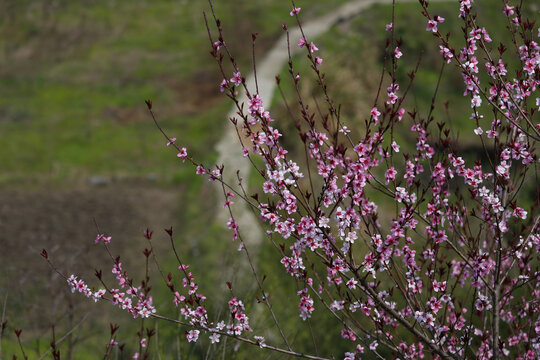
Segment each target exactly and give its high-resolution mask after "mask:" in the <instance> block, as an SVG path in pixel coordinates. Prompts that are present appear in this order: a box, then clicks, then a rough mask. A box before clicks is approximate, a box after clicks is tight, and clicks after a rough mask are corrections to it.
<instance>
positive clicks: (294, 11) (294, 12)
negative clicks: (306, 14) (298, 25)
mask: <svg viewBox="0 0 540 360" xmlns="http://www.w3.org/2000/svg"><path fill="white" fill-rule="evenodd" d="M300 10H301V8H297V7H293V8H292V10H291V12H290V13H289V15H291V16H294V15H298V13H300Z"/></svg>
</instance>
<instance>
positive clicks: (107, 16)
mask: <svg viewBox="0 0 540 360" xmlns="http://www.w3.org/2000/svg"><path fill="white" fill-rule="evenodd" d="M344 2H346V1H345V0H339V1H336V0H317V1H315V0H311V1H307V0H303V1H302V0H298V1H297V2H296V4H297V6H298V7H301V8H302V13H301V15H302V19H303V20H305V21H310V20H313V19H316V18H317V17H318V16H320V15H322V14H325V13H328V12H329V11H331V10H332V9H334V8H335V7H336V6H337V5H339V4H341V3H344ZM488 4H489V1H488V0H484V1H479V2H478V11H479V13H480V15H482V16H483V17H482V18H481V19H489V23H488V24H487V25H489V26H491V27H492V28H494V27H495V26H505V23H504V21H505V19H504V18H503V17H502V16H500V15H501V14H500V13H501V11H500V6H499V5H500V4H498V3H497V7H494V6H487V5H488ZM214 5H215V10H216V13H217V16H218V17H219V18H220V19H221V20H222V23H223V27H224V31H225V39H226V42H227V44H228V46H229V47H230V49H231V51H232V52H233V54H234V56H235V57H236V59H237V61H238V62H239V64H240V67H241V69H246V70H245V71H244V73H245V74H247V73H248V69H251V65H250V64H251V51H250V49H251V34H252V33H258V34H259V37H258V40H257V48H256V53H257V57H259V58H262V57H264V54H265V51H267V50H268V49H270V48H271V47H272V46H273V44H274V42H275V41H276V39H277V38H278V37H279V36H280V35H281V33H282V29H281V23H287V24H289V26H291V27H292V26H294V24H295V23H294V19H293V18H291V17H290V16H289V11H290V9H291V5H290V4H289V3H288V2H287V1H283V0H265V1H252V0H235V1H231V0H215V1H214ZM432 7H433V8H435V9H437V10H438V11H435V13H437V14H438V15H441V16H443V17H445V18H446V19H447V21H446V22H445V23H444V24H443V25H441V26H440V27H441V28H443V30H444V31H459V23H458V19H457V9H458V5H456V4H454V3H437V4H433V5H432ZM203 11H206V12H207V13H208V12H209V5H208V3H207V2H206V1H203V0H191V1H188V0H109V1H98V0H79V1H71V0H0V136H1V139H2V145H1V146H0V246H1V251H0V302H1V306H2V309H3V312H4V314H5V315H3V316H4V318H5V319H7V320H8V328H7V330H6V335H5V337H4V339H3V347H2V354H3V355H11V354H12V353H16V352H17V349H16V346H15V342H14V338H13V336H12V330H13V328H22V329H24V330H23V335H22V338H23V340H24V341H25V345H26V346H27V347H28V348H29V353H30V354H31V355H32V356H31V358H34V357H35V358H39V356H41V355H43V354H44V351H45V350H46V348H47V346H48V342H50V340H51V339H52V331H51V329H52V326H54V327H55V331H56V335H57V337H60V336H63V335H64V334H67V333H69V335H68V336H67V337H66V338H65V340H64V341H63V342H62V348H61V349H62V353H63V354H64V357H65V358H77V359H84V358H95V357H96V356H102V355H103V353H104V349H105V348H104V346H105V344H106V342H107V340H108V323H109V322H113V323H119V324H121V328H120V333H119V334H120V335H119V342H120V343H126V349H128V350H130V351H133V350H134V349H136V346H137V340H136V338H135V335H134V334H135V332H136V331H137V326H138V324H139V323H138V322H134V321H131V320H130V319H129V316H128V314H126V313H123V312H121V311H120V310H118V309H114V308H112V307H111V306H110V305H109V304H105V303H104V304H101V303H98V304H94V303H93V302H91V301H88V300H87V299H85V298H84V297H83V296H82V295H80V294H73V295H72V294H71V292H70V291H69V289H68V287H67V286H66V284H65V282H64V280H62V279H61V278H60V277H59V276H57V275H56V274H55V273H53V272H52V271H51V270H50V269H49V267H48V266H47V264H46V262H44V261H43V260H42V259H41V257H40V256H39V253H40V252H41V249H42V248H46V249H47V250H48V251H49V255H50V257H51V258H52V260H53V261H54V262H55V264H56V265H57V266H58V268H59V269H60V270H61V271H62V272H65V273H66V274H71V273H74V274H77V275H80V276H81V277H82V278H83V279H85V280H87V281H88V283H90V284H91V285H96V286H97V285H98V284H97V282H95V280H94V279H95V277H94V276H93V273H94V269H103V271H104V273H110V269H111V266H112V264H111V262H110V259H109V258H108V255H107V254H106V252H105V251H104V250H103V248H102V247H99V246H94V245H93V243H94V239H95V236H96V229H95V226H94V223H93V219H94V218H95V219H96V221H97V223H98V224H99V226H100V228H101V231H102V232H104V233H106V234H109V235H111V236H112V245H111V247H112V251H113V254H114V255H116V254H119V255H122V260H123V263H124V264H125V269H126V270H127V271H128V273H129V274H130V275H132V276H133V277H135V278H137V276H140V275H141V274H142V273H143V271H144V268H143V267H142V266H140V264H142V263H143V255H142V251H143V249H144V248H145V246H147V244H146V243H145V239H144V238H143V235H142V234H143V231H144V230H145V229H146V228H150V229H151V230H154V232H155V235H154V245H155V247H156V249H157V250H158V253H159V256H160V260H161V262H162V264H163V267H164V268H166V267H167V265H169V269H170V271H173V270H174V267H175V263H174V261H173V258H172V256H171V252H170V244H169V243H168V238H167V237H166V234H165V232H164V231H163V229H164V228H169V227H171V226H172V227H173V228H174V229H175V235H174V238H175V241H176V244H177V248H178V249H179V251H180V253H181V254H182V256H184V259H185V260H184V259H183V260H184V261H185V262H187V263H190V264H191V265H192V271H193V273H194V274H195V275H196V277H197V280H198V282H199V284H200V286H201V288H202V293H204V294H208V295H212V294H214V295H216V296H221V295H219V294H223V289H224V281H226V280H233V281H236V282H237V283H239V286H241V284H240V283H241V282H243V281H244V280H245V279H243V278H242V279H237V278H236V277H235V278H233V279H224V278H223V276H222V273H223V272H224V271H225V270H224V269H228V270H227V271H231V269H235V267H237V266H238V264H237V262H236V261H235V260H234V259H235V256H236V254H237V251H236V247H237V244H232V245H231V241H230V234H229V233H228V231H224V230H223V227H222V225H221V224H218V223H216V222H215V220H214V218H215V211H216V204H218V201H220V200H219V199H217V197H216V196H215V192H214V189H213V187H212V186H210V185H209V184H207V183H206V182H205V181H203V180H202V179H201V178H200V177H199V176H197V175H195V174H194V169H193V168H192V167H191V166H187V165H185V164H182V163H180V162H179V161H178V159H177V158H176V156H175V152H174V151H171V149H168V148H167V147H166V146H165V143H166V142H165V141H164V139H163V137H162V135H161V134H160V133H159V131H158V130H157V129H156V127H155V126H154V125H153V123H152V121H151V118H150V117H149V114H148V111H147V110H146V105H145V104H144V100H145V99H152V101H153V103H154V110H155V112H156V114H157V117H158V119H159V121H160V123H161V125H162V126H163V128H164V129H165V130H166V131H167V133H168V134H169V135H170V136H175V137H176V138H177V139H178V141H177V143H178V144H179V145H181V146H186V147H187V148H188V151H189V153H190V154H192V155H193V156H194V158H195V159H197V160H198V161H200V162H203V163H206V164H208V165H210V164H213V163H214V162H215V161H216V159H217V157H218V154H217V153H216V150H215V148H214V144H215V143H216V142H217V141H218V140H219V139H220V136H221V135H222V134H223V129H224V127H225V126H227V125H228V124H227V119H226V114H227V113H228V110H229V109H230V107H231V103H230V102H229V101H228V99H227V98H226V97H225V96H223V94H221V93H220V92H219V83H220V82H221V76H220V74H219V70H218V67H217V65H216V63H215V60H214V59H213V58H212V57H211V56H210V55H209V51H210V44H209V41H208V36H207V30H206V27H205V24H204V19H203V15H202V13H203ZM390 19H391V7H390V6H388V5H374V6H373V7H371V8H369V9H368V10H365V11H363V12H362V13H361V14H359V15H358V16H356V17H354V18H353V19H351V20H347V21H342V22H339V23H338V24H336V25H335V26H334V27H332V29H331V30H330V31H328V32H327V33H326V34H324V35H323V36H322V37H321V38H319V39H317V45H318V46H319V48H320V55H321V56H322V57H323V58H324V63H323V66H322V67H321V69H322V70H323V71H324V72H326V73H327V79H328V84H329V90H330V93H331V94H332V95H333V96H334V98H335V99H336V102H337V103H340V104H342V115H343V119H344V120H345V122H347V124H348V126H349V128H351V129H352V130H353V135H354V134H360V133H361V132H362V126H363V119H364V118H365V117H366V114H368V113H369V109H371V106H372V104H373V100H374V96H375V92H376V89H377V87H378V81H379V76H380V72H381V66H382V62H383V56H384V44H385V39H386V37H387V36H388V33H385V32H384V26H385V24H387V23H389V22H390V21H391V20H390ZM395 27H396V36H398V37H401V39H402V44H401V46H400V48H401V50H402V52H403V53H404V56H403V58H402V59H401V60H400V61H401V63H402V67H401V68H400V70H399V73H398V79H399V82H400V83H401V84H402V86H403V85H404V84H406V79H407V72H409V71H411V70H412V69H413V68H414V66H415V65H416V63H417V61H418V59H419V57H420V55H421V57H422V60H421V61H422V63H421V71H420V72H419V73H418V76H417V78H416V80H415V85H414V86H413V88H412V90H411V94H410V98H409V104H410V105H412V106H416V107H417V109H418V111H419V112H420V113H421V114H423V115H424V116H425V115H427V113H428V112H429V106H430V103H431V97H432V95H433V92H434V89H435V86H436V83H437V80H438V78H439V73H440V70H441V66H442V63H443V61H442V59H441V56H440V54H439V51H438V44H437V43H436V42H435V41H434V39H433V36H432V35H431V34H430V33H428V32H426V31H425V21H424V19H423V18H422V16H421V15H420V8H419V6H418V5H417V4H416V3H401V2H400V1H398V6H397V7H396V25H395ZM212 31H213V32H214V34H215V29H214V27H212ZM456 34H457V32H456ZM308 36H309V34H308ZM491 36H492V38H494V40H495V41H494V44H498V40H500V39H497V36H498V34H491ZM455 40H456V46H459V44H461V43H460V41H461V42H462V40H460V39H457V38H456V39H455ZM293 42H294V43H295V42H296V40H293ZM302 59H304V58H303V57H301V56H299V57H298V58H297V60H298V61H295V62H296V63H297V65H296V66H297V69H298V70H299V71H301V72H302V74H305V78H306V79H309V78H310V75H309V66H308V64H307V63H306V62H304V61H303V60H302ZM281 78H282V79H288V74H287V71H286V69H283V71H282V73H281ZM439 91H440V93H439V96H438V98H437V102H436V106H437V109H438V110H437V111H438V119H437V120H438V121H446V122H448V123H449V124H451V126H452V127H453V128H454V129H456V130H458V132H459V134H461V135H460V136H461V138H460V140H462V142H461V144H462V146H464V147H470V150H471V152H472V153H474V152H475V151H476V152H477V151H478V150H479V149H477V148H476V147H477V146H478V145H477V144H475V138H474V137H472V136H471V129H473V128H475V127H476V125H475V124H472V123H471V122H470V121H469V115H470V106H469V104H468V100H467V99H464V98H462V96H461V95H462V92H463V86H462V80H461V77H460V75H459V73H458V72H457V71H456V70H455V69H453V68H452V67H451V66H447V67H446V68H445V71H444V73H443V82H442V84H441V88H440V89H439ZM284 92H285V94H286V98H287V99H288V102H289V106H290V107H291V108H292V110H293V113H295V111H297V110H298V108H297V105H295V97H294V95H293V92H292V88H291V87H290V82H289V81H284ZM302 93H303V95H304V96H305V97H306V98H307V99H309V101H312V102H314V99H317V98H318V97H319V96H320V95H321V94H320V89H318V88H317V87H316V86H315V83H314V82H311V83H310V82H309V81H304V82H303V83H302ZM280 98H281V97H280V96H275V97H274V102H273V104H271V106H270V105H269V104H266V106H267V107H268V106H270V107H271V113H272V115H273V116H272V117H273V118H274V119H276V120H277V126H278V127H279V128H280V129H281V130H282V132H283V133H284V134H285V136H284V139H283V141H284V143H285V145H287V146H288V147H289V148H290V149H291V150H292V152H293V154H294V150H295V149H296V148H295V143H296V142H297V136H296V135H295V134H294V130H293V129H294V121H295V120H291V118H290V116H289V115H288V113H287V111H286V107H285V105H284V104H283V101H282V100H280ZM398 136H399V137H401V139H402V141H404V142H407V141H409V139H408V136H409V135H408V134H405V133H404V134H399V135H398ZM410 142H411V143H413V139H412V138H411V139H410ZM239 151H240V150H239ZM259 182H260V180H259V179H256V178H254V179H251V182H250V184H252V186H253V189H254V190H255V189H256V188H255V186H256V185H257V184H258V183H259ZM258 256H259V260H258V264H259V267H260V272H261V274H268V275H269V276H268V279H267V286H268V287H269V288H270V289H271V290H270V291H271V293H272V294H273V298H274V302H276V303H277V304H279V303H284V304H287V303H288V304H293V305H294V306H292V305H291V306H289V308H284V307H279V306H276V309H277V310H276V311H277V312H278V315H279V317H280V318H282V319H283V322H284V328H285V330H286V332H287V333H288V334H290V337H291V338H292V339H293V343H294V344H295V347H296V348H297V349H298V350H299V351H313V344H312V343H311V341H310V334H309V331H308V330H306V329H307V327H306V326H305V323H303V322H302V321H301V320H300V318H299V317H298V314H297V307H296V305H295V304H296V302H297V299H296V296H294V293H295V291H294V289H295V288H296V284H295V283H294V281H293V280H292V279H290V278H287V277H285V275H280V276H278V277H276V276H275V275H273V274H283V272H282V270H281V265H280V264H279V254H278V253H277V252H276V251H275V249H273V247H272V245H271V244H264V245H262V246H261V249H259V255H258ZM233 273H234V271H233ZM270 274H272V275H271V276H270ZM272 276H274V277H272ZM247 278H248V277H246V279H247ZM109 280H110V279H109ZM152 281H153V286H154V290H153V291H154V296H155V302H156V305H157V307H158V309H159V308H160V309H163V312H166V311H167V310H168V311H169V313H170V314H172V316H173V317H176V316H177V315H176V312H175V310H174V308H173V306H172V301H171V298H170V295H169V293H168V290H167V289H166V287H165V285H164V284H163V282H161V280H160V279H159V277H158V276H154V278H153V280H152ZM249 281H251V279H250V280H249ZM254 295H255V293H254V292H253V291H246V294H245V296H246V297H245V302H246V304H247V305H248V308H253V307H256V306H262V305H259V304H257V302H256V301H255V300H254ZM212 310H213V311H214V312H215V318H217V317H219V315H220V313H221V312H222V311H224V310H225V308H224V307H223V304H219V303H217V304H215V308H213V309H212ZM160 312H161V310H160ZM255 321H256V323H255V325H256V326H255V329H263V330H261V332H263V333H264V329H265V328H267V327H269V326H270V325H269V324H270V323H269V322H268V321H269V319H268V318H267V316H266V315H260V316H259V318H258V319H256V320H255ZM313 321H314V322H316V321H318V324H324V326H320V325H319V329H316V331H317V330H318V333H317V334H316V335H317V338H319V339H320V346H319V349H318V350H319V351H320V352H321V354H325V355H329V354H331V353H334V354H336V356H338V357H339V356H342V354H343V352H344V351H345V350H346V349H347V344H346V343H345V342H344V341H343V340H341V339H339V336H337V337H335V336H334V335H336V334H338V332H339V328H340V324H336V323H333V322H332V319H324V317H318V315H317V314H315V315H314V319H313ZM152 324H153V323H152ZM147 326H151V327H154V326H156V327H158V330H159V331H158V333H159V341H158V342H156V343H155V344H151V346H153V347H155V348H156V349H159V352H160V353H161V355H162V356H163V357H164V358H173V357H175V358H179V356H183V357H184V358H190V357H193V358H202V357H204V356H206V357H208V358H214V357H216V356H217V354H220V356H221V355H222V354H225V353H227V354H228V355H227V358H239V359H241V358H244V357H245V356H247V355H246V354H247V353H250V351H252V350H253V349H249V348H248V347H246V346H245V345H242V346H240V347H239V348H238V347H237V346H235V344H234V343H233V342H230V341H229V342H228V343H227V342H225V343H221V344H219V346H217V345H213V346H211V345H210V343H209V342H208V341H207V339H206V336H205V337H204V341H202V342H200V343H198V344H197V345H187V344H186V341H185V338H184V337H183V332H184V330H185V329H183V328H180V329H179V328H177V327H176V326H173V325H169V324H163V323H160V324H153V325H148V324H147ZM325 326H327V327H335V328H336V329H337V331H335V332H330V331H326V330H324V328H325ZM73 329H74V330H73ZM70 330H73V331H71V332H70ZM321 330H324V331H321ZM269 331H270V330H269ZM334 333H336V334H334ZM178 334H180V335H181V339H179V338H178ZM267 336H269V338H270V339H272V333H271V332H270V333H269V334H267ZM276 341H278V342H279V339H276ZM102 350H103V351H102ZM96 351H97V353H96ZM255 351H257V349H255ZM38 355H39V356H38ZM266 355H267V356H268V357H269V358H284V357H283V356H280V355H275V354H270V353H268V354H266V353H265V356H266ZM115 356H117V358H121V357H120V355H119V354H116V355H115ZM154 358H157V357H154Z"/></svg>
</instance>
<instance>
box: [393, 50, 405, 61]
mask: <svg viewBox="0 0 540 360" xmlns="http://www.w3.org/2000/svg"><path fill="white" fill-rule="evenodd" d="M402 55H403V53H402V52H401V51H400V50H399V48H398V47H396V48H395V49H394V56H395V57H396V59H399V58H400V57H401V56H402Z"/></svg>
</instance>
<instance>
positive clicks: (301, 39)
mask: <svg viewBox="0 0 540 360" xmlns="http://www.w3.org/2000/svg"><path fill="white" fill-rule="evenodd" d="M304 45H306V39H305V38H300V39H298V46H299V47H304Z"/></svg>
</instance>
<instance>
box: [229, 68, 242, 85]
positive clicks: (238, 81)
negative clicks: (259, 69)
mask: <svg viewBox="0 0 540 360" xmlns="http://www.w3.org/2000/svg"><path fill="white" fill-rule="evenodd" d="M229 81H230V82H232V83H234V85H236V86H238V85H240V84H241V83H242V74H240V71H238V72H235V73H233V77H232V78H231V80H229Z"/></svg>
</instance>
